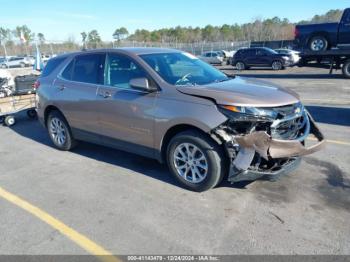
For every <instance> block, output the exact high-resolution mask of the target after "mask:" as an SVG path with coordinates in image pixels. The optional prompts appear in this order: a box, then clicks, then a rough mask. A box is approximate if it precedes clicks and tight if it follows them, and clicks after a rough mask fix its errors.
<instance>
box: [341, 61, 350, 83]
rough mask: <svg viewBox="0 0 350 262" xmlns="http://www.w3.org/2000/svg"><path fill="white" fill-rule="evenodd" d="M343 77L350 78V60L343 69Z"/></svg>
mask: <svg viewBox="0 0 350 262" xmlns="http://www.w3.org/2000/svg"><path fill="white" fill-rule="evenodd" d="M342 71H343V75H344V76H345V77H346V78H350V59H348V60H346V61H345V62H344V64H343V67H342Z"/></svg>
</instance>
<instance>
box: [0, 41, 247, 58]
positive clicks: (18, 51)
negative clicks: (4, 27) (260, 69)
mask: <svg viewBox="0 0 350 262" xmlns="http://www.w3.org/2000/svg"><path fill="white" fill-rule="evenodd" d="M249 45H250V42H249V41H240V42H194V43H178V42H136V41H121V42H120V43H118V42H103V43H99V44H98V45H97V48H116V47H162V48H175V49H179V50H183V51H186V52H190V53H192V54H194V55H200V54H202V53H203V52H206V51H218V50H227V51H232V50H237V49H239V48H241V47H249ZM39 48H40V52H41V53H43V54H48V55H51V54H61V53H66V52H72V51H78V50H81V49H83V45H79V44H77V43H45V44H41V45H39ZM87 48H88V49H92V48H93V47H92V45H89V44H87ZM35 51H36V48H35V45H12V46H7V47H6V55H8V56H14V55H33V54H34V53H35ZM0 56H5V48H4V47H3V46H1V48H0Z"/></svg>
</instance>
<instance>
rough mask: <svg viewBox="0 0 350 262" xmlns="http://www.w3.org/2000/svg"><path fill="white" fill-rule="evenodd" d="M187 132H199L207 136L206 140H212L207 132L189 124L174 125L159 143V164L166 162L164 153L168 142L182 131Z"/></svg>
mask: <svg viewBox="0 0 350 262" xmlns="http://www.w3.org/2000/svg"><path fill="white" fill-rule="evenodd" d="M189 130H194V131H197V132H200V133H202V134H203V135H205V136H207V137H208V138H210V139H212V138H211V137H210V135H209V134H208V133H207V132H205V131H204V130H202V129H200V128H198V127H196V126H194V125H190V124H177V125H174V126H172V127H170V128H169V129H168V130H167V131H166V133H165V135H164V137H163V139H162V141H161V147H160V159H159V160H160V162H162V163H165V161H166V152H167V148H168V145H169V142H170V141H171V139H172V138H173V137H174V136H176V135H177V134H179V133H181V132H184V131H189ZM212 140H213V141H215V140H214V139H212Z"/></svg>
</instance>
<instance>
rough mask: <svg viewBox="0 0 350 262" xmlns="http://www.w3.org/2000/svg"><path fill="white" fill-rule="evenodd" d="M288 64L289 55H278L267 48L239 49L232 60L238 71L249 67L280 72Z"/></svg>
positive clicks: (289, 61) (289, 60) (289, 62)
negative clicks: (265, 68)
mask: <svg viewBox="0 0 350 262" xmlns="http://www.w3.org/2000/svg"><path fill="white" fill-rule="evenodd" d="M290 64H291V58H290V56H289V55H285V54H279V53H277V52H276V51H274V50H272V49H270V48H267V47H254V48H243V49H239V50H238V51H237V52H236V53H235V55H234V56H233V58H232V65H233V66H235V67H236V68H237V69H238V70H245V69H249V68H250V67H271V68H272V69H273V70H281V69H284V68H285V67H286V66H289V65H290Z"/></svg>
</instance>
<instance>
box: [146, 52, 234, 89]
mask: <svg viewBox="0 0 350 262" xmlns="http://www.w3.org/2000/svg"><path fill="white" fill-rule="evenodd" d="M140 57H141V58H142V59H143V60H144V61H145V62H146V63H147V64H148V65H149V66H150V67H152V68H153V70H154V71H156V72H157V73H158V74H159V75H160V76H161V77H162V78H163V79H164V80H165V81H166V82H168V83H169V84H172V85H205V84H209V83H213V82H222V81H226V80H229V78H228V77H227V76H226V75H225V74H223V73H222V72H220V71H219V70H218V69H216V68H214V67H212V66H211V65H209V64H207V63H205V62H203V61H201V60H200V59H198V58H197V57H195V56H193V55H191V54H189V53H161V54H148V55H141V56H140Z"/></svg>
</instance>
